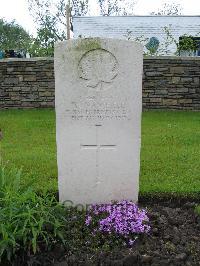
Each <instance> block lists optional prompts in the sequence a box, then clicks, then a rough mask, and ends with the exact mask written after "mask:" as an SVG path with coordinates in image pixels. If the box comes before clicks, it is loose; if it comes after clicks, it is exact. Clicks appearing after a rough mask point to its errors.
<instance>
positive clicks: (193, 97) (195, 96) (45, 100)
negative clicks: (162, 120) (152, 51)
mask: <svg viewBox="0 0 200 266" xmlns="http://www.w3.org/2000/svg"><path fill="white" fill-rule="evenodd" d="M54 95H55V84H54V68H53V58H33V59H5V60H0V109H6V108H42V107H54V104H55V101H54ZM143 108H144V109H178V110H200V58H197V57H193V58H192V57H190V58H189V57H188V58H178V57H147V58H145V59H144V76H143Z"/></svg>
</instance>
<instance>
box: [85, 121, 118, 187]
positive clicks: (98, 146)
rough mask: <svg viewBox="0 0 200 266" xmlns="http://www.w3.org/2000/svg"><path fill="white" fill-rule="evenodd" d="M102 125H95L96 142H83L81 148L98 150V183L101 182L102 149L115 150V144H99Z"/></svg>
mask: <svg viewBox="0 0 200 266" xmlns="http://www.w3.org/2000/svg"><path fill="white" fill-rule="evenodd" d="M100 127H101V125H95V128H96V144H81V148H82V149H85V150H90V149H92V150H96V184H99V183H100V172H99V153H100V151H101V150H114V149H115V147H116V145H115V144H99V128H100Z"/></svg>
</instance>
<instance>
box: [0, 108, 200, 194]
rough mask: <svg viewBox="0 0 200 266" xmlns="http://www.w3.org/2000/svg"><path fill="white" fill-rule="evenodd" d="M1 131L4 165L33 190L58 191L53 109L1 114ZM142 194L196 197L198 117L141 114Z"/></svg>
mask: <svg viewBox="0 0 200 266" xmlns="http://www.w3.org/2000/svg"><path fill="white" fill-rule="evenodd" d="M0 128H1V129H2V130H3V134H4V137H3V140H2V141H1V155H2V158H3V161H4V162H7V161H9V163H8V165H10V166H16V167H18V168H20V167H22V169H23V173H24V182H26V183H27V182H29V181H31V182H33V185H34V188H35V189H37V190H43V189H47V190H51V191H57V166H56V142H55V112H54V110H52V109H45V110H26V111H25V110H5V111H0ZM122 178H123V177H122ZM140 193H141V194H142V195H147V194H152V193H153V194H157V193H166V194H168V193H170V194H171V193H175V194H181V195H188V194H194V193H200V113H199V112H189V111H187V112H175V111H149V112H144V113H143V119H142V150H141V172H140Z"/></svg>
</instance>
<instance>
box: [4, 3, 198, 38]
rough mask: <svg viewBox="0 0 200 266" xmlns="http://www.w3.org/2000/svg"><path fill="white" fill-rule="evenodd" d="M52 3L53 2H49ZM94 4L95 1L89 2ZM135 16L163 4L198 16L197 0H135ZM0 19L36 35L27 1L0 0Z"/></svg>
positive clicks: (156, 8) (149, 11)
mask: <svg viewBox="0 0 200 266" xmlns="http://www.w3.org/2000/svg"><path fill="white" fill-rule="evenodd" d="M51 1H54V0H51ZM90 1H91V3H94V2H95V0H90ZM136 1H137V3H136V5H135V15H149V14H150V13H151V12H153V11H157V10H158V9H159V8H161V7H162V5H163V3H172V2H176V3H178V4H180V5H181V6H182V8H183V9H182V14H183V15H200V3H199V0H136ZM0 18H4V19H6V20H8V21H11V20H13V19H15V20H16V22H17V23H18V24H20V25H21V26H23V27H24V28H25V29H26V30H27V31H28V32H29V33H31V34H35V33H36V30H35V29H36V27H35V26H36V25H35V24H34V21H33V18H32V17H31V15H30V14H29V10H28V4H27V0H0Z"/></svg>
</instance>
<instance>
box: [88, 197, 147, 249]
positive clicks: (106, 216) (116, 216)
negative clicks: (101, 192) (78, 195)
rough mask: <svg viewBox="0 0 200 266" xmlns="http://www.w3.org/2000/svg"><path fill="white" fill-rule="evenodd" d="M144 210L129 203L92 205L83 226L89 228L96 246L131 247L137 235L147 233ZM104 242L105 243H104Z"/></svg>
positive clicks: (124, 201)
mask: <svg viewBox="0 0 200 266" xmlns="http://www.w3.org/2000/svg"><path fill="white" fill-rule="evenodd" d="M148 221H149V218H148V216H147V213H146V210H143V209H139V208H138V206H137V205H136V204H134V203H133V202H131V201H126V200H123V201H121V202H117V203H111V204H100V205H92V206H91V208H90V209H89V211H88V213H87V217H86V220H85V224H86V225H87V226H88V228H90V230H91V232H92V235H93V241H94V243H95V239H96V240H97V243H96V244H97V246H98V245H100V244H101V243H103V242H104V244H103V246H104V247H106V248H110V247H112V246H113V245H123V246H132V245H133V244H134V242H135V240H136V238H137V237H138V235H141V234H144V233H148V232H149V231H150V226H149V225H148ZM105 240H106V241H105Z"/></svg>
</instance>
